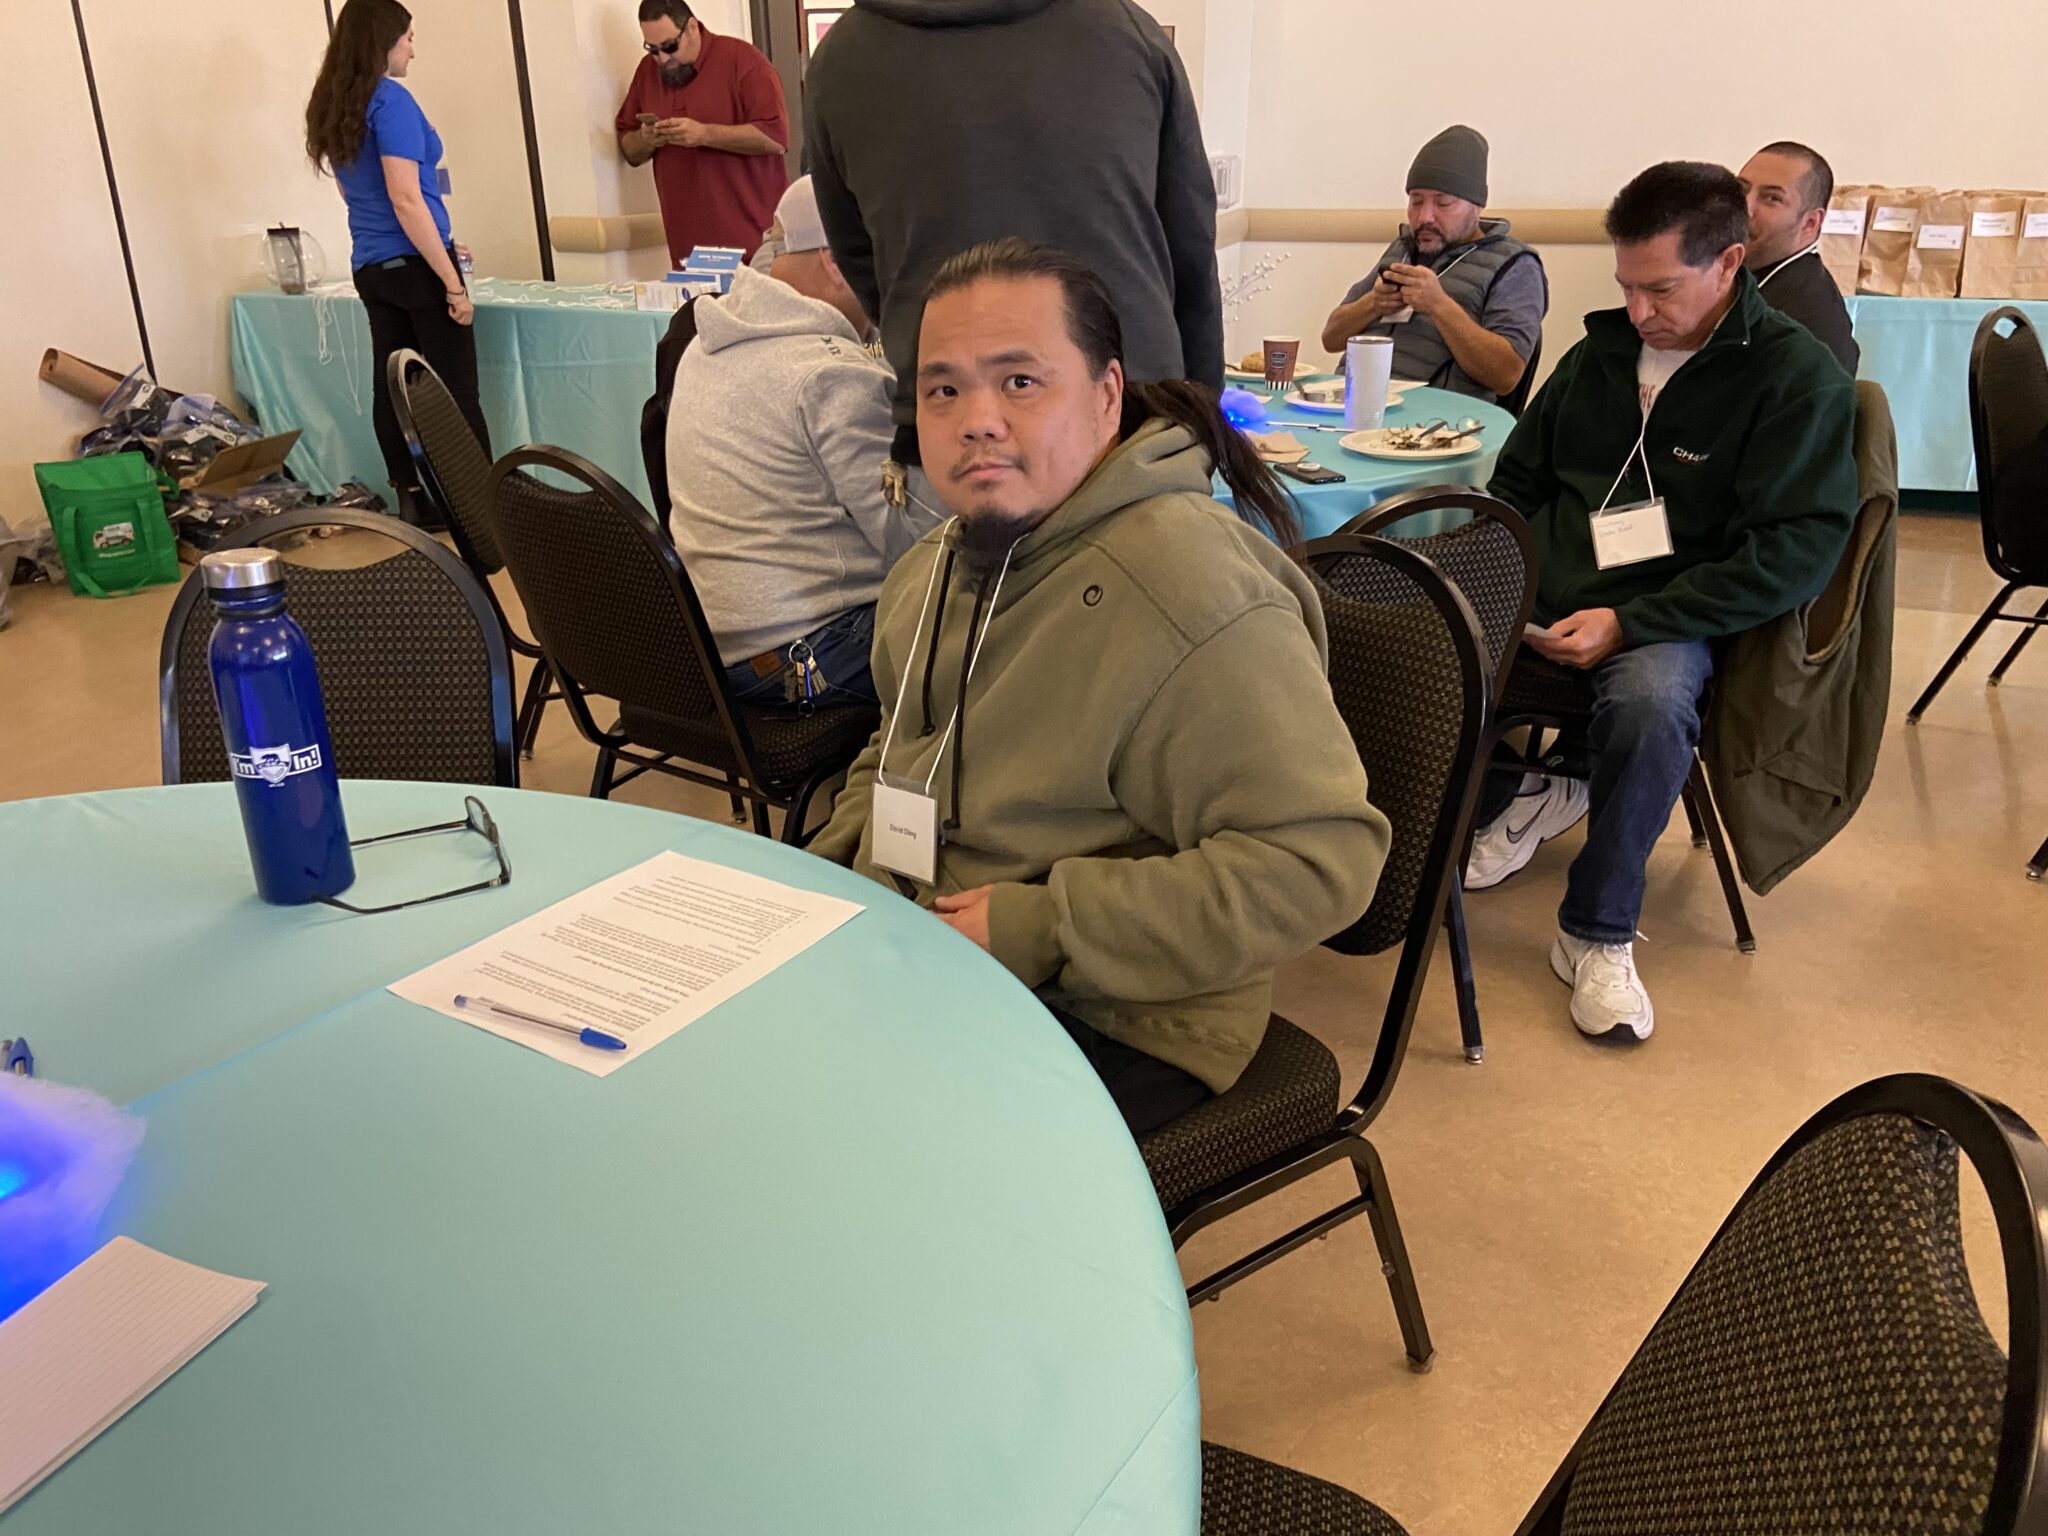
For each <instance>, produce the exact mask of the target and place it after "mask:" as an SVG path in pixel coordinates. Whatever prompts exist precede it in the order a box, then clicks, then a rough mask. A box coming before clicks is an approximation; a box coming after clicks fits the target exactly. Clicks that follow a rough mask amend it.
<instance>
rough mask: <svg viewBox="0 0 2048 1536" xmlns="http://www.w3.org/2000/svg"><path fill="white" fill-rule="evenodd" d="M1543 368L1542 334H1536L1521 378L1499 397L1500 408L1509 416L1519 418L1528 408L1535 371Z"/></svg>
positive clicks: (1539, 332) (1523, 366) (1534, 386)
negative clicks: (1534, 342) (1534, 343)
mask: <svg viewBox="0 0 2048 1536" xmlns="http://www.w3.org/2000/svg"><path fill="white" fill-rule="evenodd" d="M1542 366H1543V332H1542V330H1541V329H1538V330H1537V332H1536V345H1535V346H1534V347H1532V348H1530V349H1529V361H1528V362H1526V363H1524V364H1523V365H1522V376H1521V377H1520V378H1519V379H1517V380H1515V387H1514V388H1513V389H1511V390H1509V391H1508V392H1507V393H1506V394H1504V395H1502V396H1501V397H1500V408H1501V409H1502V410H1504V411H1506V412H1507V413H1508V414H1509V415H1510V416H1513V417H1515V418H1517V419H1518V420H1519V419H1520V417H1521V414H1522V412H1524V411H1526V410H1527V409H1528V408H1529V396H1531V395H1532V394H1534V393H1535V392H1536V370H1537V369H1538V368H1541V367H1542Z"/></svg>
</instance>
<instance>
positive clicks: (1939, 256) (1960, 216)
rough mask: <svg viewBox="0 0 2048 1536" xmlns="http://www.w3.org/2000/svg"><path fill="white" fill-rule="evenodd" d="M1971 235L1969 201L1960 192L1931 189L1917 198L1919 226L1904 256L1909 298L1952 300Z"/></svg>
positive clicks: (1904, 288) (1904, 294) (1905, 292)
mask: <svg viewBox="0 0 2048 1536" xmlns="http://www.w3.org/2000/svg"><path fill="white" fill-rule="evenodd" d="M1969 235H1970V200H1969V198H1968V197H1967V196H1966V195H1965V194H1963V193H1961V192H1930V193H1928V194H1927V195H1926V196H1925V197H1923V198H1921V199H1920V227H1919V228H1918V229H1917V230H1915V231H1914V232H1913V253H1912V255H1911V256H1909V257H1907V258H1906V281H1905V284H1904V286H1902V287H1901V288H1900V289H1899V293H1900V296H1901V297H1903V298H1908V299H1952V298H1954V297H1955V296H1956V290H1957V288H1958V287H1960V286H1961V284H1962V279H1963V247H1964V245H1966V244H1967V243H1968V241H1969Z"/></svg>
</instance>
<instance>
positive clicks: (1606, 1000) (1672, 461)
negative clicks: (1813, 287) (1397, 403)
mask: <svg viewBox="0 0 2048 1536" xmlns="http://www.w3.org/2000/svg"><path fill="white" fill-rule="evenodd" d="M1747 232H1748V208H1747V203H1746V200H1745V197H1744V194H1743V190H1742V184H1741V183H1740V182H1739V181H1737V180H1736V179H1735V177H1734V176H1733V175H1731V174H1730V173H1729V172H1728V171H1727V170H1725V169H1723V168H1722V167H1720V166H1715V165H1702V164H1697V163H1693V162H1687V161H1673V162H1668V163H1666V164H1663V165H1656V166H1652V167H1651V168H1650V169H1649V170H1647V171H1645V172H1643V173H1642V174H1641V175H1640V176H1638V177H1636V179H1635V180H1634V181H1632V182H1630V183H1629V184H1628V185H1627V186H1626V187H1624V188H1622V190H1621V193H1620V195H1619V196H1617V197H1616V198H1615V200H1614V202H1613V204H1612V205H1611V206H1610V207H1609V208H1608V210H1607V233H1608V236H1609V238H1610V239H1612V240H1613V242H1614V251H1615V278H1616V280H1617V281H1618V282H1619V283H1620V284H1621V289H1622V294H1623V297H1624V298H1625V299H1626V300H1627V303H1626V306H1625V307H1624V308H1622V309H1613V310H1602V311H1600V312H1598V313H1596V314H1591V315H1588V316H1587V317H1586V335H1585V339H1584V340H1583V341H1581V342H1580V343H1579V344H1578V345H1577V346H1575V347H1573V348H1572V350H1571V351H1570V352H1568V353H1567V354H1566V355H1565V357H1564V359H1563V361H1562V362H1560V363H1559V364H1558V366H1557V372H1556V373H1555V374H1554V375H1552V377H1551V378H1550V380H1549V382H1548V383H1546V384H1545V385H1544V387H1543V390H1542V393H1541V394H1539V395H1538V396H1537V398H1536V400H1535V402H1534V403H1533V405H1532V406H1531V407H1530V409H1529V410H1528V412H1527V413H1526V414H1524V416H1523V417H1522V419H1521V421H1520V422H1518V423H1517V424H1516V427H1515V430H1514V433H1513V434H1512V435H1511V436H1510V437H1509V439H1508V441H1507V445H1506V447H1505V448H1503V449H1502V451H1501V456H1500V461H1499V465H1498V468H1497V469H1496V471H1495V474H1494V478H1493V482H1492V484H1491V485H1490V486H1489V487H1488V489H1489V490H1491V491H1492V492H1493V494H1494V495H1496V496H1499V497H1500V498H1501V499H1502V500H1504V501H1506V502H1508V503H1509V504H1510V505H1512V506H1513V507H1515V508H1516V509H1517V510H1519V511H1520V512H1521V513H1522V514H1523V515H1524V516H1525V517H1527V518H1528V519H1529V521H1530V524H1531V526H1532V527H1533V528H1534V530H1535V534H1536V543H1537V549H1538V555H1539V560H1540V578H1539V585H1538V595H1537V611H1536V617H1537V621H1538V622H1537V625H1536V626H1534V627H1532V628H1531V630H1530V633H1529V635H1528V637H1527V640H1526V644H1527V645H1528V647H1529V649H1531V650H1533V651H1534V652H1536V653H1537V654H1538V655H1540V656H1543V657H1545V658H1547V659H1549V660H1550V661H1553V662H1557V663H1560V664H1562V665H1565V666H1568V667H1577V668H1583V669H1586V670H1588V671H1590V672H1591V674H1592V693H1593V718H1592V727H1591V731H1590V735H1589V739H1588V742H1587V746H1588V747H1589V748H1590V749H1591V751H1592V754H1593V760H1594V767H1593V775H1592V778H1591V780H1590V781H1589V782H1587V783H1580V782H1578V781H1577V780H1573V779H1566V778H1562V777H1559V778H1555V779H1546V778H1542V777H1539V776H1537V775H1530V776H1529V777H1528V778H1527V779H1523V780H1521V781H1520V782H1519V786H1518V785H1517V782H1516V781H1515V780H1514V779H1510V780H1509V781H1508V783H1507V784H1506V786H1505V787H1504V788H1501V787H1492V786H1490V788H1492V793H1491V794H1490V796H1489V801H1490V803H1482V806H1481V810H1480V813H1479V816H1478V818H1477V819H1478V820H1479V821H1480V823H1481V825H1482V827H1483V829H1484V830H1482V831H1481V832H1480V833H1479V835H1478V837H1477V838H1476V839H1475V841H1474V845H1473V851H1472V859H1471V862H1470V864H1469V865H1468V866H1467V869H1466V876H1465V886H1466V889H1468V890H1480V889H1485V888H1486V887H1488V886H1492V885H1497V884H1499V883H1500V882H1501V881H1502V880H1504V879H1506V878H1507V877H1508V876H1509V875H1511V874H1513V873H1514V872H1515V871H1516V870H1518V869H1520V868H1522V867H1523V865H1525V864H1527V863H1528V862H1529V859H1530V858H1531V857H1532V856H1533V855H1534V854H1535V851H1536V847H1537V845H1538V844H1539V843H1540V842H1542V841H1543V840H1544V839H1546V838H1549V837H1554V836H1556V835H1557V834H1558V833H1559V832H1562V831H1564V830H1565V829H1566V828H1568V827H1570V826H1572V825H1574V824H1575V823H1576V822H1577V821H1578V820H1579V819H1580V818H1582V817H1585V816H1587V815H1589V814H1590V816H1591V821H1590V823H1589V825H1588V827H1587V830H1586V844H1585V847H1584V849H1583V850H1582V851H1581V852H1580V854H1579V856H1578V858H1577V859H1576V860H1574V861H1573V863H1572V867H1571V873H1570V876H1569V877H1568V879H1567V882H1566V887H1565V897H1564V902H1563V905H1562V906H1561V907H1560V908H1559V909H1558V928H1559V930H1560V931H1559V934H1558V937H1557V941H1556V943H1555V944H1554V945H1553V946H1552V948H1551V954H1550V964H1551V969H1552V971H1553V972H1555V973H1556V975H1557V977H1558V979H1559V980H1561V981H1563V982H1565V983H1566V984H1567V985H1568V986H1570V987H1571V988H1572V1007H1571V1012H1572V1020H1573V1022H1574V1023H1576V1024H1577V1025H1578V1027H1579V1029H1580V1030H1581V1031H1582V1032H1584V1033H1585V1034H1587V1035H1591V1036H1606V1035H1620V1036H1623V1037H1626V1038H1634V1039H1637V1040H1641V1039H1643V1038H1645V1037H1647V1036H1648V1035H1649V1033H1650V1029H1651V1026H1652V1023H1653V1020H1654V1014H1653V1010H1652V1008H1651V1005H1650V998H1649V993H1648V992H1647V991H1646V990H1645V989H1644V987H1643V984H1642V981H1641V979H1640V978H1639V977H1638V976H1637V974H1636V969H1635V954H1634V945H1633V940H1634V938H1635V933H1636V922H1637V920H1638V918H1639V917H1640V916H1641V912H1642V902H1643V885H1644V875H1645V869H1646V867H1647V865H1648V862H1649V857H1650V849H1651V847H1652V846H1653V845H1654V844H1655V843H1656V841H1657V838H1658V836H1659V834H1660V833H1662V831H1663V829H1664V826H1665V824H1666V823H1667V822H1668V821H1669V820H1670V819H1671V810H1672V807H1673V806H1674V805H1676V804H1677V802H1678V797H1679V794H1680V793H1681V791H1682V790H1683V789H1684V787H1685V781H1686V777H1687V775H1688V774H1689V773H1690V771H1691V768H1692V761H1693V748H1694V745H1695V743H1697V741H1698V740H1699V733H1700V715H1699V704H1700V698H1701V695H1702V693H1703V691H1704V689H1705V687H1706V684H1707V680H1708V678H1709V676H1710V675H1711V674H1712V672H1713V667H1714V653H1713V647H1712V644H1711V642H1713V641H1715V640H1718V639H1721V638H1723V637H1725V636H1729V635H1733V634H1736V633H1738V632H1740V631H1742V630H1746V629H1751V628H1753V627H1755V626H1756V625H1759V624H1762V623H1765V622H1766V621H1768V620H1770V619H1773V618H1776V617H1777V616H1778V615H1780V614H1782V613H1787V612H1790V611H1791V610H1792V609H1794V608H1797V607H1799V606H1800V605H1801V604H1803V603H1807V602H1810V601H1812V599H1813V598H1814V597H1816V596H1818V595H1819V593H1820V591H1821V590H1822V588H1823V587H1825V586H1826V585H1827V582H1828V578H1829V577H1830V576H1831V575H1832V574H1833V573H1834V569H1835V565H1836V563H1837V561H1838V560H1839V559H1840V558H1841V553H1842V548H1843V545H1844V544H1845V543H1846V541H1847V539H1848V536H1849V529H1850V525H1851V524H1852V523H1853V522H1854V520H1855V516H1856V508H1857V501H1858V490H1857V479H1856V466H1855V463H1854V461H1853V458H1852V455H1851V447H1852V441H1853V435H1854V427H1855V414H1856V394H1855V385H1854V383H1853V382H1852V381H1851V380H1850V378H1849V376H1848V375H1847V374H1846V373H1844V372H1843V371H1842V369H1841V366H1840V365H1839V364H1838V363H1837V362H1836V361H1835V359H1834V357H1833V356H1832V355H1831V354H1830V353H1829V352H1828V350H1827V348H1826V347H1825V346H1823V345H1822V344H1821V343H1820V342H1818V341H1816V340H1815V339H1814V338H1813V336H1812V335H1811V334H1809V333H1808V332H1807V330H1806V329H1805V328H1804V327H1803V326H1801V325H1799V324H1798V322H1796V321H1794V320H1790V319H1788V318H1786V317H1785V316H1784V315H1781V314H1779V313H1778V312H1777V311H1776V310H1774V309H1772V308H1771V306H1770V305H1769V304H1768V303H1766V302H1765V301H1764V299H1763V297H1762V296H1761V295H1760V294H1759V293H1758V292H1757V286H1756V280H1755V279H1754V278H1753V277H1752V276H1750V274H1749V273H1748V272H1747V271H1745V270H1744V268H1743V259H1744V255H1745V252H1744V247H1743V241H1744V238H1745V236H1746V235H1747ZM1511 691H1512V690H1511ZM1498 777H1499V776H1498V775H1496V778H1498Z"/></svg>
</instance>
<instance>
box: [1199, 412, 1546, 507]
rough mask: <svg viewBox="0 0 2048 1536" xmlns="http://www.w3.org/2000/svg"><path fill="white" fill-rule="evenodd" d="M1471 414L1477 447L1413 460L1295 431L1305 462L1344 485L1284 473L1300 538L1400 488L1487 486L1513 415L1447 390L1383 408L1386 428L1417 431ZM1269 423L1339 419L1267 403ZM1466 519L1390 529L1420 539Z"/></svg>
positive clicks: (1283, 425) (1338, 436) (1282, 426)
mask: <svg viewBox="0 0 2048 1536" xmlns="http://www.w3.org/2000/svg"><path fill="white" fill-rule="evenodd" d="M1468 416H1469V417H1471V418H1472V419H1473V420H1475V421H1477V422H1478V423H1479V425H1480V431H1479V449H1478V451H1477V452H1475V453H1471V454H1467V455H1466V456H1465V457H1463V458H1457V459H1423V460H1418V461H1416V462H1414V463H1405V464H1404V463H1397V462H1395V461H1394V460H1391V459H1371V458H1367V457H1365V456H1364V455H1363V454H1358V453H1353V452H1352V451H1351V450H1350V449H1348V448H1345V447H1343V446H1342V441H1343V438H1344V436H1345V435H1347V434H1343V433H1337V432H1310V431H1305V430H1297V431H1296V432H1295V434H1294V435H1295V437H1296V438H1297V439H1298V440H1299V441H1301V442H1302V443H1304V444H1306V445H1307V447H1308V461H1309V462H1310V463H1311V464H1320V465H1322V466H1323V467H1324V468H1325V469H1334V470H1335V471H1337V473H1338V474H1340V475H1342V476H1344V483H1343V484H1341V485H1304V484H1302V483H1301V482H1300V481H1299V480H1292V479H1289V478H1288V477H1287V476H1286V475H1281V476H1280V477H1279V478H1280V483H1281V485H1283V486H1285V487H1286V488H1287V492H1288V494H1289V495H1291V496H1292V497H1293V498H1294V505H1295V510H1296V511H1297V512H1298V513H1299V514H1300V517H1301V524H1302V534H1303V536H1304V537H1305V538H1310V539H1320V538H1324V537H1326V536H1327V535H1329V534H1333V533H1335V532H1336V531H1337V530H1338V529H1339V528H1342V527H1343V526H1344V525H1345V524H1346V523H1348V522H1350V521H1351V520H1352V519H1353V518H1354V517H1356V516H1358V514H1359V513H1361V512H1365V511H1369V510H1370V509H1371V508H1372V507H1374V506H1376V505H1377V504H1379V503H1380V502H1382V501H1385V500H1386V499H1387V498H1388V497H1389V496H1395V495H1399V494H1400V493H1401V492H1403V491H1412V490H1415V489H1416V488H1418V487H1420V486H1425V485H1476V486H1480V487H1482V488H1483V487H1484V486H1485V484H1486V482H1487V481H1488V480H1489V479H1491V478H1492V477H1493V461H1494V459H1495V458H1496V457H1498V456H1499V454H1500V450H1501V447H1502V445H1503V444H1505V443H1506V442H1507V440H1508V433H1510V432H1512V431H1513V430H1514V427H1515V418H1514V417H1512V416H1510V415H1509V414H1508V413H1507V412H1506V411H1504V410H1502V409H1501V408H1500V407H1499V406H1497V405H1490V404H1488V403H1487V402H1485V401H1483V400H1474V399H1473V398H1472V397H1471V396H1469V395H1460V394H1454V393H1453V392H1452V391H1450V390H1447V389H1410V390H1407V391H1405V392H1403V394H1402V395H1401V397H1400V399H1399V400H1397V401H1395V402H1394V403H1393V404H1392V405H1390V406H1388V407H1387V414H1386V420H1385V422H1384V423H1383V424H1384V425H1386V426H1389V427H1412V426H1420V425H1421V424H1422V423H1424V422H1428V421H1435V420H1438V419H1439V418H1441V419H1443V420H1444V421H1448V422H1458V421H1462V420H1464V419H1465V418H1466V417H1468ZM1266 417H1267V422H1266V426H1265V428H1264V429H1263V430H1265V431H1270V432H1284V431H1286V430H1288V429H1289V428H1301V427H1304V426H1306V425H1309V424H1315V425H1320V426H1326V427H1328V426H1336V425H1338V424H1340V423H1341V422H1342V421H1343V420H1344V418H1343V417H1342V416H1331V415H1325V414H1321V413H1318V412H1313V411H1304V410H1302V409H1300V408H1299V407H1298V406H1292V405H1289V404H1287V403H1286V402H1285V401H1284V400H1270V401H1268V402H1267V403H1266ZM1217 494H1218V495H1219V496H1220V497H1221V498H1222V500H1223V501H1224V502H1226V503H1229V502H1231V501H1233V500H1235V498H1234V497H1232V496H1231V495H1230V494H1229V492H1228V491H1226V490H1224V489H1223V487H1222V482H1221V481H1220V480H1219V481H1218V482H1217ZM1466 515H1467V514H1465V513H1463V512H1456V511H1442V512H1425V513H1422V514H1420V515H1419V516H1416V517H1412V518H1404V519H1403V520H1402V521H1401V522H1400V523H1398V524H1396V525H1395V526H1394V529H1393V531H1394V532H1396V533H1398V534H1400V535H1401V536H1403V537H1405V538H1422V537H1424V536H1425V535H1428V534H1432V533H1441V532H1443V531H1444V529H1446V528H1448V527H1450V526H1451V525H1452V524H1453V523H1457V522H1462V521H1464V519H1465V517H1466Z"/></svg>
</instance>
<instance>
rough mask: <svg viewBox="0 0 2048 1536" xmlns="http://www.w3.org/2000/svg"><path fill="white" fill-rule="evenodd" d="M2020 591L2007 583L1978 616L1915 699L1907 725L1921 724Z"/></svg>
mask: <svg viewBox="0 0 2048 1536" xmlns="http://www.w3.org/2000/svg"><path fill="white" fill-rule="evenodd" d="M2019 589H2020V584H2019V583H2018V582H2016V581H2009V582H2007V583H2006V584H2005V586H2004V587H2003V588H2002V589H2001V590H2000V591H1999V594H1998V596H1996V597H1994V598H1993V599H1992V600H1991V606H1990V607H1989V608H1986V609H1985V610H1984V611H1983V612H1982V613H1981V614H1979V615H1978V616H1977V622H1976V623H1974V624H1972V625H1971V626H1970V632H1969V633H1968V634H1967V635H1965V636H1963V643H1962V644H1961V645H1959V646H1957V647H1956V648H1955V650H1954V651H1953V652H1952V653H1951V654H1950V656H1949V658H1948V660H1947V661H1944V662H1943V663H1942V664H1941V670H1940V671H1939V672H1937V673H1935V674H1934V681H1933V682H1931V683H1929V684H1928V685H1927V691H1926V692H1925V693H1923V694H1921V695H1920V697H1919V698H1917V699H1915V700H1914V701H1913V707H1912V708H1911V709H1909V710H1907V711H1906V723H1907V724H1908V725H1918V724H1919V723H1920V717H1921V716H1922V715H1923V714H1925V713H1926V712H1927V706H1928V705H1930V704H1932V703H1933V702H1934V696H1935V695H1936V694H1937V693H1939V692H1941V690H1942V688H1943V686H1944V685H1945V684H1946V683H1947V682H1948V680H1949V679H1950V678H1951V677H1953V676H1954V675H1955V670H1956V668H1957V667H1960V666H1961V665H1962V664H1963V658H1964V657H1965V656H1967V655H1969V654H1970V647H1972V646H1973V645H1975V644H1976V643H1977V641H1978V639H1979V638H1980V637H1982V635H1983V633H1984V631H1985V630H1987V629H1989V628H1990V627H1991V621H1992V620H1993V619H1995V618H1997V617H1998V615H1999V613H2000V612H2001V611H2002V610H2003V609H2004V607H2005V600H2006V599H2007V598H2009V597H2011V596H2012V595H2013V593H2015V592H2017V591H2019Z"/></svg>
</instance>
